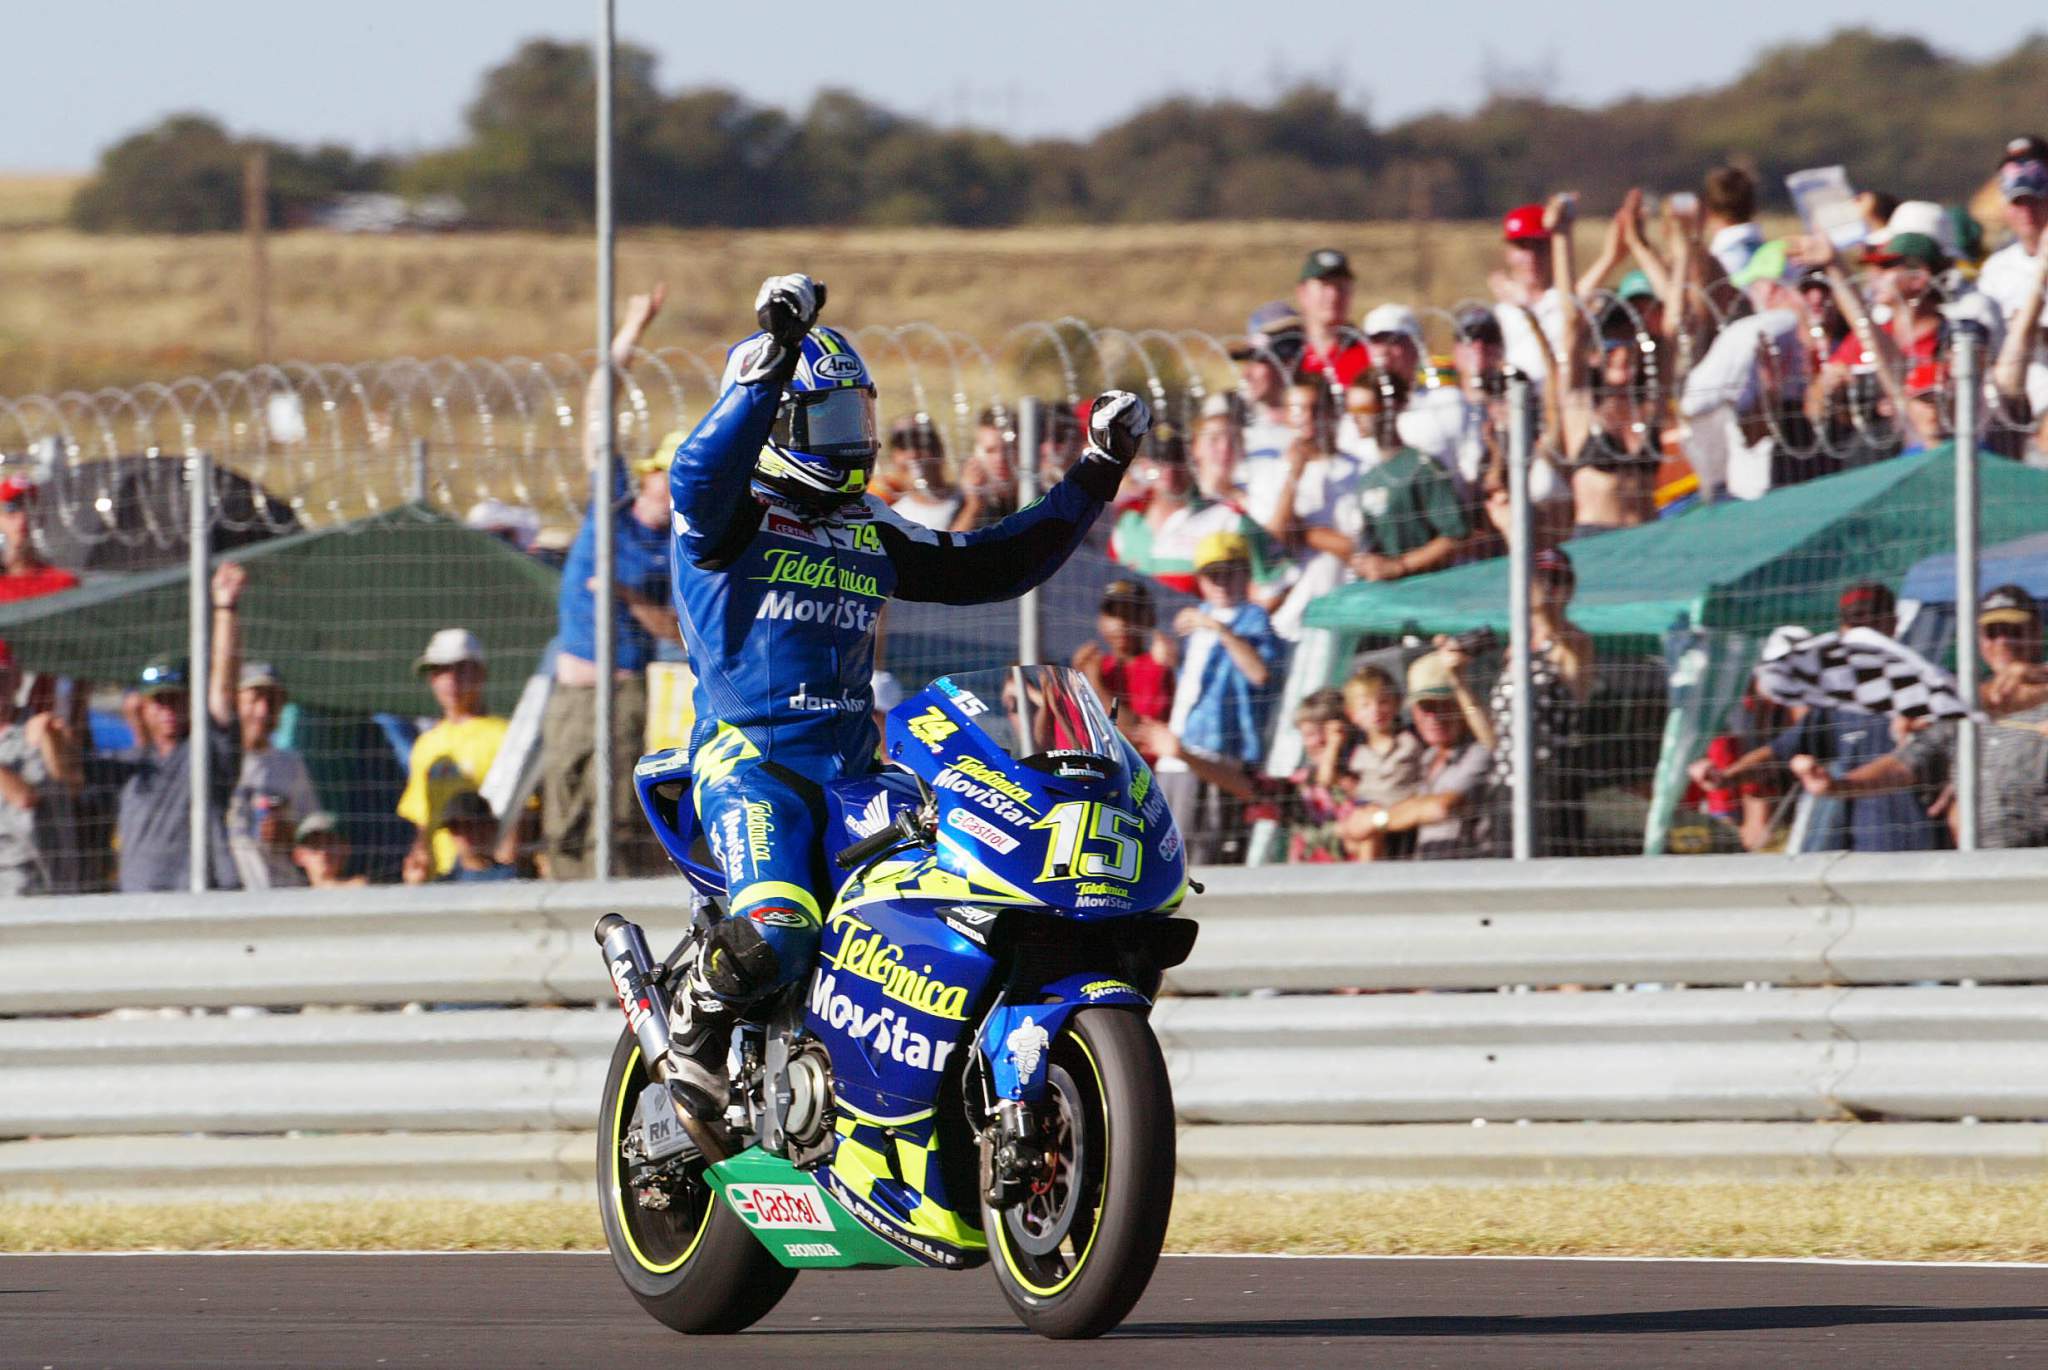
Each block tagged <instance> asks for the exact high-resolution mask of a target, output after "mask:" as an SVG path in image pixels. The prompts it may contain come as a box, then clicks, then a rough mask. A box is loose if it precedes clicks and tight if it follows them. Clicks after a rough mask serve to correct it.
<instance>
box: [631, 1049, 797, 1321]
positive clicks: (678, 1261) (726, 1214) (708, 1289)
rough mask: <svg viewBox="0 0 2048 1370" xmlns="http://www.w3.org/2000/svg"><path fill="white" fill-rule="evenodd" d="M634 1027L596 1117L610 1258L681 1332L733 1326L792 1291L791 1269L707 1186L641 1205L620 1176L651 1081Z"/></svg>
mask: <svg viewBox="0 0 2048 1370" xmlns="http://www.w3.org/2000/svg"><path fill="white" fill-rule="evenodd" d="M649 1079H650V1077H649V1075H648V1074H647V1072H646V1070H645V1069H644V1068H643V1067H642V1066H641V1062H640V1042H639V1039H638V1038H636V1037H635V1036H634V1035H633V1034H632V1032H631V1031H627V1032H625V1033H624V1034H623V1035H621V1036H620V1038H619V1042H618V1045H617V1046H615V1047H613V1048H612V1063H611V1069H610V1070H609V1071H607V1072H606V1073H605V1080H604V1097H603V1102H602V1104H601V1105H600V1107H599V1112H598V1126H597V1201H598V1208H599V1209H600V1211H601V1213H602V1215H603V1218H604V1241H605V1245H606V1246H607V1247H609V1248H611V1253H612V1264H614V1265H616V1266H617V1267H618V1270H619V1277H620V1278H621V1279H623V1280H624V1281H625V1282H626V1288H627V1289H629V1290H631V1291H632V1294H633V1297H634V1298H636V1299H638V1300H639V1301H640V1306H641V1307H642V1308H644V1309H646V1310H647V1311H648V1312H649V1313H651V1314H653V1315H654V1316H655V1317H656V1318H658V1319H660V1320H661V1321H662V1322H665V1323H667V1324H668V1325H669V1326H670V1327H673V1328H675V1330H676V1331H678V1332H706V1333H722V1332H738V1331H740V1330H742V1329H744V1328H747V1327H750V1326H752V1325H753V1324H754V1323H755V1322H757V1321H759V1320H760V1319H761V1318H762V1317H763V1316H765V1315H766V1314H767V1312H768V1310H769V1309H771V1308H773V1307H775V1305H776V1304H777V1303H778V1302H779V1301H780V1300H781V1298H782V1296H783V1295H784V1294H785V1293H787V1292H789V1286H790V1284H791V1283H792V1282H793V1281H795V1279H796V1274H797V1272H796V1271H794V1270H791V1269H789V1268H788V1267H787V1266H785V1265H783V1264H781V1263H780V1262H779V1261H777V1260H776V1259H775V1258H774V1257H773V1256H771V1255H769V1254H768V1250H767V1248H766V1247H764V1246H762V1245H761V1243H760V1242H759V1241H757V1240H755V1238H754V1234H753V1233H752V1232H750V1231H748V1230H747V1225H746V1224H745V1223H744V1222H743V1221H741V1219H740V1217H739V1215H738V1214H736V1213H734V1212H733V1211H732V1209H730V1208H728V1207H727V1206H726V1205H724V1204H722V1203H720V1202H719V1201H718V1199H717V1196H716V1195H714V1194H713V1193H712V1191H711V1190H710V1188H709V1187H708V1186H696V1185H693V1186H691V1188H690V1190H689V1192H688V1194H687V1195H685V1196H684V1197H683V1198H680V1199H677V1200H675V1201H674V1202H672V1203H671V1204H670V1206H669V1207H668V1208H666V1209H652V1208H643V1207H641V1206H640V1204H639V1202H638V1201H637V1200H636V1199H635V1198H634V1197H633V1195H632V1193H631V1192H630V1191H629V1190H628V1189H627V1188H626V1187H625V1186H624V1185H623V1184H622V1183H621V1180H620V1171H621V1161H620V1156H619V1144H620V1142H622V1141H623V1140H624V1139H625V1135H626V1131H627V1129H628V1128H629V1127H630V1126H631V1125H632V1121H633V1109H634V1106H635V1105H636V1104H637V1103H638V1102H639V1099H640V1091H641V1090H642V1089H644V1088H645V1087H646V1086H647V1084H648V1082H649Z"/></svg>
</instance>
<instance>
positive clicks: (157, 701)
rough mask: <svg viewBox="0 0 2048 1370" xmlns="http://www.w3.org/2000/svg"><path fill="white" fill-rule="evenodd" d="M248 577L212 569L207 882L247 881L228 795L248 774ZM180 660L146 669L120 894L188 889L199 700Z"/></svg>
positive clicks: (227, 885) (125, 812)
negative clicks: (241, 691)
mask: <svg viewBox="0 0 2048 1370" xmlns="http://www.w3.org/2000/svg"><path fill="white" fill-rule="evenodd" d="M248 580H249V573H248V572H247V571H245V570H243V569H242V567H241V565H240V564H238V563H236V562H232V561H230V562H223V563H222V564H221V565H220V566H218V567H216V568H215V569H214V572H213V582H212V586H211V593H212V596H213V651H212V660H211V661H210V662H209V663H208V669H207V679H206V701H205V705H206V712H205V715H204V716H203V718H202V719H201V721H200V736H201V737H202V738H203V739H204V742H203V744H202V745H204V746H205V747H206V752H207V772H206V777H207V782H208V786H209V794H208V797H207V810H206V828H207V847H208V857H207V884H208V886H209V887H210V888H215V889H236V888H238V887H239V885H240V878H239V876H238V875H237V868H236V865H235V857H234V852H233V851H232V850H231V849H230V847H229V845H228V833H227V824H226V822H225V819H226V815H227V807H228V800H229V797H230V796H231V795H232V794H233V793H234V789H235V784H236V781H237V778H238V777H239V776H240V774H241V769H242V745H241V719H240V717H239V715H238V714H237V712H236V708H235V687H236V685H237V684H239V683H240V680H241V675H242V621H241V613H240V604H241V600H242V590H243V587H244V586H246V585H247V584H248ZM189 675H190V672H189V670H188V667H187V665H186V662H185V659H184V658H183V657H157V658H155V659H154V660H152V661H151V662H150V663H149V664H148V665H147V666H144V667H143V668H142V679H141V682H140V685H139V689H140V691H141V695H142V705H141V716H142V730H141V737H140V743H139V745H138V746H137V747H136V749H135V750H134V751H133V752H132V753H130V754H129V755H128V756H126V757H124V758H122V759H121V760H120V761H119V762H118V763H117V765H118V768H119V770H120V771H121V773H122V774H123V776H124V780H123V783H122V785H121V798H120V814H119V817H118V818H117V819H116V820H115V834H116V839H117V841H118V843H119V846H120V850H121V889H122V891H123V892H124V893H129V894H143V893H151V892H156V891H164V890H183V889H189V888H190V887H191V885H190V880H191V870H192V861H191V857H192V839H191V834H192V785H191V778H190V777H191V773H192V772H191V764H192V723H193V720H192V694H191V686H190V683H189Z"/></svg>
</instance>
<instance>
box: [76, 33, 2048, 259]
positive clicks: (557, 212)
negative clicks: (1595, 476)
mask: <svg viewBox="0 0 2048 1370" xmlns="http://www.w3.org/2000/svg"><path fill="white" fill-rule="evenodd" d="M614 72H615V76H616V80H617V86H616V93H615V97H614V99H615V118H616V129H615V149H616V157H617V160H616V163H615V168H616V169H615V187H616V195H617V199H616V204H617V213H618V217H619V220H620V222H621V223H627V224H666V225H673V226H678V227H702V226H721V227H769V226H780V225H806V224H868V225H950V226H955V227H997V226H1005V225H1014V224H1026V223H1128V222H1158V221H1185V220H1203V219H1290V218H1292V219H1383V218H1394V219H1402V218H1469V217H1480V216H1485V215H1489V214H1494V213H1498V212H1499V211H1500V210H1501V209H1502V208H1503V207H1505V206H1508V205H1512V204H1516V203H1521V202H1524V201H1529V200H1534V199H1537V198H1540V197H1541V195H1542V194H1544V193H1545V192H1546V191H1548V190H1551V189H1555V188H1559V187H1567V186H1569V187H1576V188H1578V189H1579V190H1580V191H1581V192H1582V194H1583V197H1584V203H1585V205H1586V207H1587V208H1590V209H1596V210H1597V209H1601V208H1606V207H1611V206H1612V205H1613V204H1614V203H1616V202H1618V201H1619V199H1620V197H1621V195H1622V193H1623V192H1624V191H1625V190H1626V189H1627V188H1628V187H1629V186H1631V185H1644V186H1649V187H1652V188H1664V189H1676V188H1680V187H1683V186H1691V185H1694V184H1696V183H1697V181H1698V179H1699V177H1700V174H1701V173H1702V171H1704V170H1705V169H1706V168H1707V167H1709V166H1711V165H1714V164H1716V163H1719V162H1724V161H1734V162H1737V163H1739V164H1742V165H1745V166H1748V167H1749V168H1751V169H1752V170H1753V171H1755V172H1756V174H1757V175H1758V176H1759V178H1760V180H1761V181H1762V183H1763V186H1764V189H1765V192H1766V194H1767V196H1776V197H1777V198H1778V199H1779V200H1780V201H1782V198H1783V177H1784V175H1785V173H1787V172H1789V171H1793V170H1796V169H1798V168H1801V167H1807V166H1814V165H1825V164H1828V163H1832V162H1842V163H1845V164H1846V165H1847V166H1848V168H1849V172H1850V176H1851V178H1852V179H1853V180H1854V181H1855V183H1856V184H1857V185H1858V186H1859V187H1868V188H1874V189H1880V190H1887V191H1891V192H1893V193H1896V194H1901V195H1909V196H1916V197H1928V198H1939V199H1949V200H1959V199H1963V198H1966V197H1967V196H1968V195H1969V194H1970V193H1971V192H1972V191H1973V190H1974V189H1975V188H1976V187H1977V186H1978V185H1979V184H1980V183H1981V182H1982V181H1983V180H1984V179H1985V178H1986V177H1987V176H1989V175H1990V174H1991V172H1992V171H1993V170H1994V169H1995V163H1996V160H1997V154H1998V150H1999V148H2001V147H2002V146H2003V144H2004V142H2005V140H2006V139H2007V138H2009V137H2011V136H2013V135H2015V134H2018V133H2022V132H2040V131H2044V130H2043V129H2042V128H2041V127H2038V126H2040V125H2048V115H2044V114H2041V113H2039V112H2040V111H2043V110H2048V36H2042V35H2038V34H2037V35H2033V36H2030V37H2028V38H2026V39H2024V40H2023V41H2021V42H2020V43H2019V44H2017V45H2016V46H2015V47H2014V48H2013V49H2012V50H2011V51H2009V52H2007V53H2005V54H2004V55H2003V56H1998V57H1994V58H1991V59H1988V60H1986V61H1982V62H1973V61H1969V60H1966V59H1962V58H1957V57H1954V56H1950V55H1948V54H1945V53H1942V52H1940V51H1939V50H1937V49H1935V48H1934V47H1933V46H1931V45H1930V44H1928V43H1926V42H1925V41H1923V40H1921V39H1918V38H1912V37H1901V36H1894V35H1887V34H1882V33H1878V32H1875V31H1872V30H1869V29H1864V28H1851V29H1844V30H1841V31H1839V32H1837V33H1835V34H1833V35H1831V36H1829V37H1828V38H1825V39H1823V40H1821V41H1819V42H1815V43H1808V44H1790V45H1785V46H1779V47H1774V48H1770V49H1768V50H1766V51H1764V52H1763V53H1761V54H1760V55H1759V56H1758V57H1757V58H1756V60H1755V61H1754V62H1753V63H1752V64H1751V65H1750V67H1749V68H1748V69H1747V70H1746V71H1744V72H1743V73H1742V74H1741V75H1739V76H1737V77H1736V78H1735V79H1734V80H1733V81H1731V82H1729V83H1727V84H1726V85H1723V86H1719V87H1716V88H1712V89H1706V90H1698V91H1693V92H1689V93H1685V94H1680V95H1674V96H1668V97H1658V98H1649V97H1638V98H1632V99H1628V100H1623V101H1619V102H1616V103H1612V104H1608V105H1604V106H1601V107H1598V108H1584V107H1580V106H1575V105H1570V104H1565V103H1561V102H1558V101H1554V100H1550V99H1546V98H1543V97H1541V96H1538V95H1530V94H1511V93H1501V94H1496V95H1494V96H1491V97H1490V98H1488V99H1487V100H1486V102H1485V103H1484V104H1482V105H1481V106H1480V107H1479V108H1478V109H1477V110H1475V111H1473V112H1472V113H1470V114H1434V115H1425V116H1422V117H1419V118H1414V119H1409V120H1405V121H1403V122H1400V123H1396V124H1392V125H1390V126H1388V127H1385V128H1380V127H1378V126H1376V125H1375V124H1374V123H1373V122H1372V120H1371V119H1370V118H1369V116H1368V115H1367V113H1366V112H1365V111H1363V110H1360V109H1357V108H1354V107H1352V106H1351V105H1349V104H1347V103H1346V102H1345V100H1344V99H1343V97H1342V96H1341V95H1340V94H1339V93H1338V92H1337V91H1335V90H1332V89H1330V88H1328V87H1325V86H1320V85H1315V84H1305V85H1300V86H1297V87H1295V88H1293V89H1291V90H1289V91H1287V92H1285V93H1284V94H1282V95H1280V96H1279V97H1277V98H1276V99H1274V100H1273V101H1272V102H1271V103H1269V104H1265V105H1256V104H1251V103H1247V102H1244V101H1240V100H1230V99H1224V100H1197V99H1192V98H1172V99H1167V100H1162V101H1159V102H1157V103H1154V104H1152V105H1149V106H1147V107H1145V108H1143V109H1141V110H1139V111H1138V112H1136V113H1135V114H1133V115H1131V116H1130V117H1129V118H1127V119H1125V120H1123V121H1122V122H1120V123H1117V124H1115V125H1113V126H1111V127H1109V128H1106V129H1104V130H1102V131H1101V132H1100V133H1098V134H1096V135H1095V136H1094V137H1092V138H1089V139H1086V140H1073V139H1034V140H1019V139H1014V138H1010V137H1007V136H1005V135H1003V134H1001V133H998V132H992V131H989V130H984V129H967V128H946V127H939V126H935V125H933V124H931V123H929V122H927V121H924V120H920V119H915V118H910V117H907V116H904V115H902V114H898V113H896V112H894V111H892V110H889V109H887V108H885V107H884V106H882V105H880V104H877V103H875V102H873V101H871V100H867V99H864V98H862V97H861V96H858V95H855V94H853V93H851V92H849V91H845V90H826V91H823V92H821V93H820V94H818V95H817V96H816V97H815V98H814V99H813V100H812V101H811V102H810V104H809V106H808V107H807V108H805V109H803V110H802V111H801V112H791V111H787V110H782V109H778V108H774V107H772V106H768V105H763V104H760V103H757V102H755V101H752V100H749V99H747V98H746V97H744V96H742V95H739V94H736V93H734V92H732V91H729V90H721V89H706V88H698V89H687V90H680V91H674V92H665V91H663V90H662V89H661V87H660V85H659V83H658V81H657V79H656V58H655V56H654V54H653V53H651V52H649V51H647V50H645V49H643V48H639V47H635V46H633V45H630V44H627V45H622V46H621V48H620V49H619V52H618V55H617V58H616V61H615V64H614ZM593 88H594V63H593V59H592V55H591V51H590V49H589V47H588V46H586V45H583V44H574V43H561V42H555V41H552V40H547V39H534V40H531V41H528V42H526V43H524V44H522V45H521V46H520V48H519V49H518V51H517V52H515V53H514V54H513V55H512V57H511V58H510V59H509V60H507V61H506V62H505V63H503V64H502V65H500V66H497V67H494V68H492V69H490V70H489V71H487V72H485V73H484V75H483V77H482V81H481V86H480V88H479V90H478V92H477V95H476V98H475V99H474V100H473V101H472V102H471V103H470V105H469V106H468V108H467V110H466V111H465V115H464V123H465V128H466V137H465V139H464V141H463V142H461V143H460V144H458V145H457V146H454V147H451V148H447V149H445V150H440V151H434V152H429V153H426V154H423V155H420V156H417V157H412V158H387V157H378V156H365V155H361V154H359V153H357V152H355V151H354V150H352V149H349V148H347V147H340V146H322V147H314V148H299V147H293V146H290V145H288V144H282V143H277V142H273V141H267V140H244V139H237V138H235V137H233V136H232V135H231V134H230V133H229V132H228V131H227V130H226V129H224V128H223V127H222V126H221V125H220V124H219V123H218V122H216V121H215V120H212V119H210V118H208V117H206V116H204V115H199V114H180V115H174V116H172V117H170V118H168V119H166V120H164V121H163V122H161V123H159V124H157V125H156V126H154V127H152V128H149V129H145V130H142V131H140V132H138V133H135V134H133V135H131V136H129V137H128V138H125V139H123V140H122V141H121V142H119V143H117V144H115V145H114V146H113V147H111V148H109V149H107V151H106V152H105V153H104V154H103V155H102V156H101V159H100V164H99V168H98V171H97V174H96V175H95V176H94V177H93V178H92V180H90V181H89V182H88V183H87V184H86V185H85V186H84V187H82V188H81V190H80V191H79V193H78V195H77V197H76V199H75V200H74V202H73V204H72V208H71V219H72V222H73V223H74V224H75V225H76V226H77V227H79V228H83V229H87V230H92V231H102V232H205V231H212V230H220V229H228V228H234V227H238V226H239V225H240V224H241V222H242V202H241V167H242V161H243V158H244V156H245V154H246V151H247V149H248V148H249V147H251V146H252V145H254V143H255V142H256V141H261V143H262V146H264V147H265V148H266V149H267V150H268V152H269V166H270V172H269V175H270V187H269V193H270V204H269V210H270V215H271V218H272V221H273V222H274V223H277V224H280V225H282V224H287V223H291V222H294V221H296V220H297V219H298V218H300V217H301V216H302V215H303V213H304V212H305V211H306V210H307V209H309V208H310V207H312V206H314V205H316V204H318V203H319V202H321V201H323V200H325V199H328V198H330V197H331V196H333V195H335V194H337V193H340V192H344V191H356V190H389V191H395V192H398V193H401V194H407V195H425V194H439V193H445V194H451V195H454V196H455V197H457V198H458V199H459V200H461V201H462V203H463V205H464V206H465V208H466V211H467V216H468V219H469V221H470V222H472V223H474V224H478V225H482V226H487V227H504V228H540V229H572V228H577V227H581V226H583V225H586V224H588V223H589V221H590V218H591V214H592V209H591V200H592V190H593V183H594V172H593V160H592V151H591V148H592V141H593V136H594V129H593V118H594V114H593V110H592V108H591V105H592V99H591V93H592V90H593ZM2016 121H2017V123H2016ZM2020 125H2024V127H2022V126H2020Z"/></svg>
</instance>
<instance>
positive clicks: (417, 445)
mask: <svg viewBox="0 0 2048 1370" xmlns="http://www.w3.org/2000/svg"><path fill="white" fill-rule="evenodd" d="M409 480H410V483H411V487H410V488H409V489H408V490H407V491H406V498H408V499H410V500H411V501H412V502H413V503H414V504H425V503H426V502H427V440H426V439H425V438H414V439H413V440H412V473H411V475H410V477H409Z"/></svg>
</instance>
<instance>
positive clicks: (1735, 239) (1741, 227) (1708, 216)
mask: <svg viewBox="0 0 2048 1370" xmlns="http://www.w3.org/2000/svg"><path fill="white" fill-rule="evenodd" d="M1700 209H1701V211H1702V213H1703V215H1704V218H1703V221H1702V227H1703V229H1704V230H1705V231H1706V233H1707V234H1708V235H1710V236H1709V237H1708V238H1707V251H1708V253H1709V254H1711V255H1712V257H1713V259H1714V260H1715V261H1716V262H1718V263H1720V266H1721V271H1722V274H1724V275H1728V276H1733V275H1734V274H1735V273H1736V272H1738V271H1740V270H1742V268H1743V267H1745V266H1748V265H1749V259H1750V256H1751V254H1753V253H1754V252H1755V251H1756V250H1757V249H1758V248H1759V247H1762V246H1763V241H1764V231H1763V228H1762V227H1761V226H1760V225H1759V224H1758V223H1757V221H1756V178H1755V177H1754V176H1752V175H1750V174H1749V173H1748V172H1746V171H1744V170H1743V169H1742V168H1741V167H1734V166H1717V167H1715V168H1714V169H1713V170H1712V171H1710V172H1708V173H1707V180H1706V184H1705V185H1704V186H1702V187H1701V190H1700Z"/></svg>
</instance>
